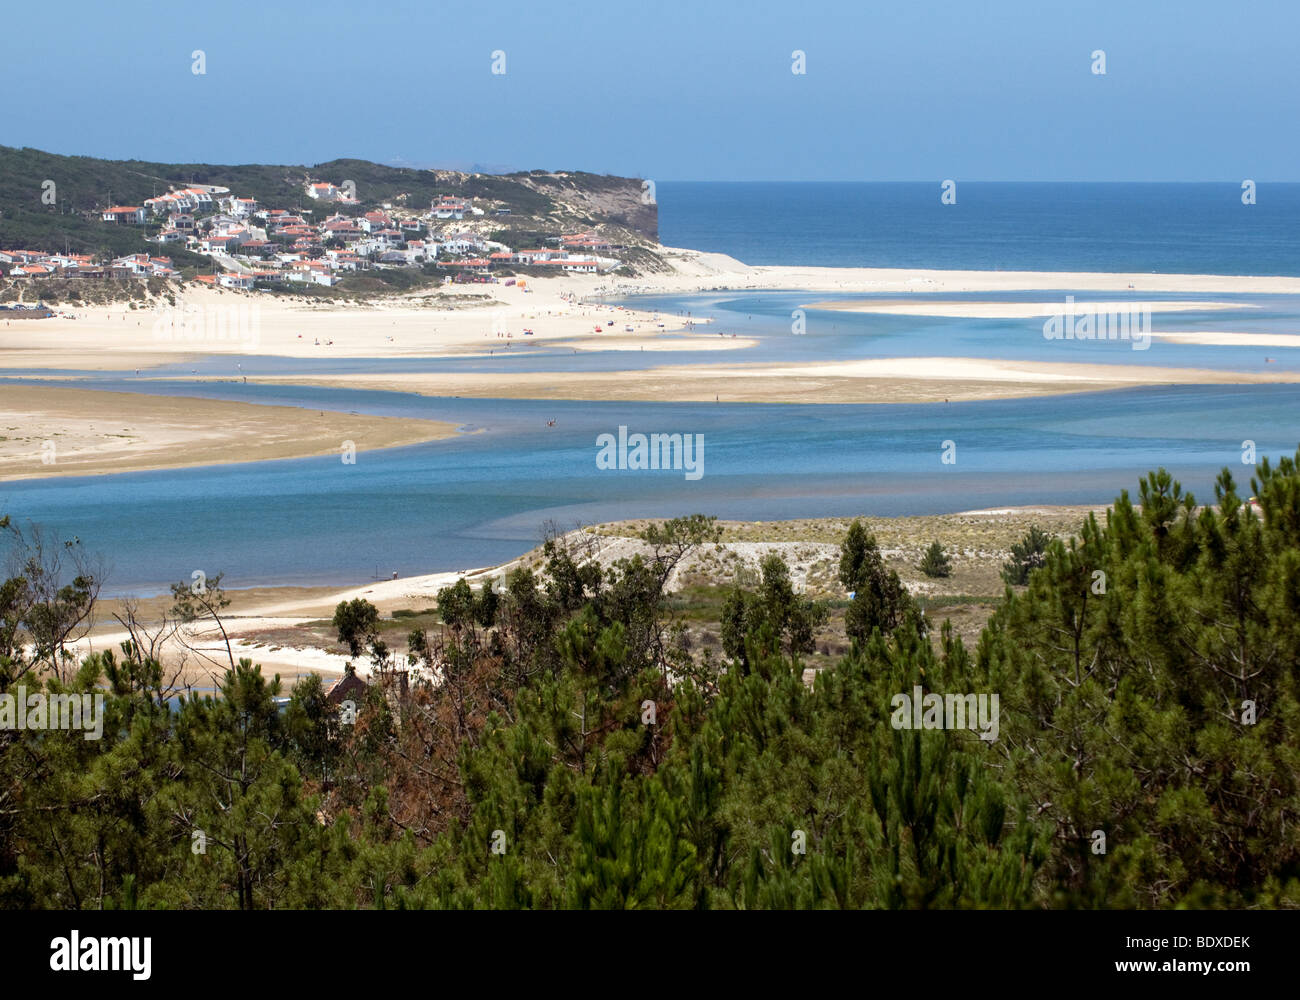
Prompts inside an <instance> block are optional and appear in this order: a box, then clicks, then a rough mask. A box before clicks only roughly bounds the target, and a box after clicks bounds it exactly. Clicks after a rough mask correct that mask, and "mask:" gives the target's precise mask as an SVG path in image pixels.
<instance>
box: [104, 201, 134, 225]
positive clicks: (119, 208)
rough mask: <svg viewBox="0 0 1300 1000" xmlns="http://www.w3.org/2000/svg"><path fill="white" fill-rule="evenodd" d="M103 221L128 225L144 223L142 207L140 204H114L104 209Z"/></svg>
mask: <svg viewBox="0 0 1300 1000" xmlns="http://www.w3.org/2000/svg"><path fill="white" fill-rule="evenodd" d="M103 219H104V221H105V222H119V223H126V224H127V225H129V226H142V225H144V208H143V207H141V206H140V205H114V206H113V207H112V208H108V209H105V210H104V215H103Z"/></svg>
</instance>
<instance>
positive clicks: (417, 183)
mask: <svg viewBox="0 0 1300 1000" xmlns="http://www.w3.org/2000/svg"><path fill="white" fill-rule="evenodd" d="M309 180H313V181H329V182H332V183H334V184H342V183H343V182H344V181H352V182H353V183H354V184H355V185H356V192H357V199H358V201H359V203H360V205H361V207H363V208H366V207H373V206H375V205H378V204H381V203H383V202H390V203H392V204H393V205H394V206H395V207H406V208H409V209H410V210H411V211H413V212H423V211H424V210H425V209H427V208H428V206H429V204H430V202H431V201H433V200H434V198H436V197H437V196H439V195H444V194H448V195H456V196H459V197H466V198H473V199H475V202H476V205H478V206H479V207H483V208H485V209H487V210H489V211H490V210H492V209H497V208H500V209H509V213H510V214H509V215H508V216H501V217H493V218H494V228H495V229H497V230H498V231H504V232H506V233H510V232H518V233H532V232H548V233H554V232H557V231H572V230H573V229H577V228H598V229H600V231H601V232H603V233H605V234H606V235H608V236H609V237H610V238H612V239H619V240H620V241H621V242H628V243H635V244H645V243H652V242H655V241H657V238H658V213H657V209H656V206H654V205H643V204H641V199H640V194H641V182H640V181H639V180H636V179H634V178H627V177H610V176H606V175H600V174H589V173H583V172H580V171H579V172H566V171H560V172H548V171H541V170H536V171H528V172H522V173H515V174H503V175H493V174H469V173H461V172H458V171H446V170H415V169H411V168H408V167H387V166H384V165H382V164H378V163H371V162H369V161H366V160H349V159H345V160H331V161H330V162H328V163H320V164H316V165H314V166H302V165H296V166H295V165H290V166H285V165H268V164H242V165H237V166H225V165H220V164H210V163H150V162H147V161H144V160H101V159H97V158H95V157H89V156H61V155H59V154H57V153H47V152H44V151H42V150H39V149H29V148H22V149H16V148H13V147H10V146H0V249H33V250H50V251H54V250H63V249H65V248H67V249H70V250H72V251H74V252H82V253H105V254H112V255H114V256H120V255H122V254H127V253H135V252H138V251H142V250H146V249H153V250H154V251H155V252H157V249H158V248H157V246H156V245H154V244H149V243H147V242H146V241H145V238H144V237H145V236H146V235H148V234H149V232H151V231H153V230H154V229H156V227H149V226H144V227H132V226H119V225H114V224H110V223H104V222H102V221H101V220H100V218H99V213H100V212H101V211H102V210H103V209H104V208H106V207H108V206H110V205H139V204H142V203H143V202H144V201H145V200H146V199H148V198H152V197H154V196H156V195H161V194H164V193H166V192H167V191H168V190H169V189H171V188H173V187H185V186H189V185H192V184H202V185H218V186H221V187H227V188H229V189H230V190H231V191H232V192H233V193H235V194H237V195H239V196H241V197H252V198H256V199H257V201H258V202H259V203H260V204H262V205H265V206H269V207H272V208H301V209H303V210H304V211H312V210H315V212H316V213H319V212H321V211H325V210H332V209H326V208H325V206H324V205H322V204H320V203H318V202H315V201H313V200H312V199H310V198H308V197H307V196H306V193H305V185H306V183H307V182H308V181H309ZM47 181H53V182H54V189H53V195H54V203H53V204H45V203H44V202H43V200H42V194H43V193H44V192H45V191H47V190H48V185H47V184H46V182H47ZM317 217H319V215H318V216H317ZM467 221H468V220H467ZM167 252H168V253H169V254H170V255H171V256H173V257H176V258H178V260H179V262H180V263H182V264H198V263H202V259H201V258H197V257H194V256H193V255H191V254H187V253H185V252H184V251H180V252H176V251H175V250H168V251H167Z"/></svg>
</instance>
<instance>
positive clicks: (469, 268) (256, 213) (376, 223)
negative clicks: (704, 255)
mask: <svg viewBox="0 0 1300 1000" xmlns="http://www.w3.org/2000/svg"><path fill="white" fill-rule="evenodd" d="M303 193H304V195H305V197H306V199H309V200H310V201H314V202H318V203H320V205H321V208H320V209H312V210H308V209H305V208H298V209H290V208H271V207H268V206H263V205H259V204H258V202H257V201H256V199H254V198H242V197H239V196H237V195H235V194H232V193H231V192H230V190H229V189H228V188H220V187H212V186H197V187H187V188H178V189H174V190H172V191H169V192H167V193H166V194H163V195H160V196H158V197H154V198H150V199H148V200H146V201H145V202H144V203H143V204H142V205H114V206H111V207H109V208H105V209H104V210H103V212H102V213H101V214H100V219H101V221H102V222H104V223H108V224H111V225H118V226H141V227H148V229H149V231H150V232H151V235H150V236H149V237H148V239H149V240H150V242H153V243H156V244H158V246H159V250H158V252H157V254H155V253H153V252H152V251H151V252H147V253H134V254H129V255H126V256H122V257H117V258H115V259H111V260H106V259H103V258H97V257H96V256H95V255H92V254H85V253H71V252H67V253H50V252H47V251H39V250H0V267H3V269H4V271H5V273H7V275H8V276H9V277H14V278H23V277H25V278H34V279H40V278H83V279H113V280H121V279H130V278H164V279H171V280H175V281H183V280H185V279H186V277H187V275H186V274H185V273H183V271H182V269H181V268H180V267H179V266H177V264H176V263H175V262H174V260H173V258H172V257H171V256H168V255H167V254H168V251H169V250H171V249H172V248H175V249H178V250H185V251H188V252H189V253H192V254H197V255H200V256H203V257H207V258H208V259H209V260H210V261H211V265H212V266H211V269H210V273H199V274H190V275H189V278H190V280H192V281H195V282H197V283H200V284H206V285H209V286H212V287H219V288H226V289H234V290H239V291H252V290H255V289H261V290H275V289H296V290H302V289H304V288H307V287H311V286H324V287H326V288H330V287H333V286H335V285H337V284H339V283H340V282H341V281H342V280H344V279H345V278H346V277H348V276H349V275H352V274H356V273H358V272H363V271H371V270H384V269H397V268H416V267H419V268H425V269H426V271H425V273H436V272H443V273H442V278H443V281H444V282H445V283H454V282H483V281H495V280H498V279H497V278H496V277H494V276H493V272H494V271H497V272H505V273H507V274H510V275H513V274H514V273H515V272H516V270H517V269H518V268H521V267H524V268H530V267H540V268H545V269H546V270H545V271H541V272H535V271H532V272H528V273H548V272H549V271H552V270H553V271H554V272H556V273H579V274H596V273H603V272H606V271H609V270H612V269H613V268H615V267H618V266H619V265H620V261H619V259H618V258H617V257H614V256H604V255H603V254H608V253H609V252H611V251H613V250H615V249H617V248H616V247H615V246H614V245H613V244H611V243H610V242H609V241H608V240H606V239H604V238H602V237H600V236H598V235H596V234H595V233H594V232H578V233H569V234H556V235H554V236H551V237H549V238H548V239H547V240H546V241H545V242H547V243H548V244H551V245H548V246H546V247H542V248H531V249H520V250H515V249H512V248H511V247H509V246H507V245H506V244H504V243H501V242H498V241H496V240H492V239H489V238H487V236H485V235H484V234H483V233H482V232H480V231H477V230H482V229H484V228H486V227H485V226H484V225H483V224H482V223H481V222H479V224H477V225H475V223H476V222H478V220H480V219H482V220H483V221H491V219H492V218H499V217H502V216H508V215H509V213H510V210H509V209H508V208H504V207H494V208H491V209H486V208H482V207H478V206H476V205H474V203H473V199H471V198H461V197H456V196H453V195H440V196H439V197H437V198H436V199H435V200H434V201H433V202H432V203H431V204H430V206H429V208H428V210H427V211H424V212H422V213H418V214H412V213H411V212H410V210H409V209H407V210H402V211H396V210H394V207H393V205H392V204H391V203H389V202H384V203H382V204H380V205H379V206H378V207H377V208H375V209H373V210H370V211H357V209H358V208H359V207H360V206H359V204H358V201H357V198H356V195H355V188H354V186H353V185H351V184H350V183H349V182H343V184H341V185H335V184H333V183H329V182H315V181H313V182H308V183H307V184H306V185H305V189H304V192H303ZM345 208H349V209H352V211H351V212H344V211H341V209H345ZM489 211H490V212H491V215H489V214H488V213H489ZM318 215H325V216H326V218H324V219H322V220H321V221H319V222H315V221H312V219H311V218H309V217H314V216H318ZM466 220H469V221H468V224H467V223H466ZM429 265H432V266H433V268H434V269H435V270H434V272H429V271H428V270H427V268H428V266H429ZM512 280H513V279H512Z"/></svg>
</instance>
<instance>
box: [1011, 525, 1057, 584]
mask: <svg viewBox="0 0 1300 1000" xmlns="http://www.w3.org/2000/svg"><path fill="white" fill-rule="evenodd" d="M1051 544H1052V536H1051V535H1049V534H1048V533H1047V532H1046V531H1044V530H1043V529H1042V528H1039V527H1037V526H1035V527H1032V528H1030V529H1029V531H1027V532H1026V533H1025V536H1024V537H1023V538H1022V539H1020V541H1018V542H1016V544H1015V545H1013V546H1011V558H1010V559H1009V560H1007V561H1006V562H1005V563H1003V564H1002V579H1003V580H1004V581H1005V582H1006V583H1008V584H1010V585H1011V586H1013V587H1023V586H1024V585H1025V584H1027V583H1028V582H1029V574H1030V573H1032V572H1033V571H1034V570H1035V569H1037V568H1038V567H1039V566H1041V565H1043V562H1044V561H1045V560H1046V558H1047V549H1048V546H1050V545H1051Z"/></svg>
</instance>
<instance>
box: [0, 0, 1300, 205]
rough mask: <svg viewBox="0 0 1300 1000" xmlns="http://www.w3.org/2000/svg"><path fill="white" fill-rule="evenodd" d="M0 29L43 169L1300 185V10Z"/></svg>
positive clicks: (210, 22) (815, 9) (609, 5)
mask: <svg viewBox="0 0 1300 1000" xmlns="http://www.w3.org/2000/svg"><path fill="white" fill-rule="evenodd" d="M0 21H2V22H3V27H2V28H0V93H2V94H3V95H4V100H3V101H2V102H0V144H4V145H9V146H34V147H37V148H40V149H45V150H49V151H51V152H56V153H68V154H82V155H90V156H100V157H109V158H113V159H142V160H154V161H164V162H211V163H254V162H256V163H295V164H296V163H302V164H314V163H319V162H323V161H326V160H331V159H335V158H339V157H357V158H361V159H368V160H375V161H378V162H382V163H391V164H396V165H409V166H420V167H425V166H440V167H449V168H459V169H471V168H477V169H483V170H522V169H570V170H589V171H593V172H597V173H611V174H620V175H628V176H637V177H646V178H651V179H655V180H656V181H674V180H719V181H722V180H749V181H753V180H788V181H853V180H866V181H871V180H877V181H879V180H936V179H946V178H954V179H958V180H966V181H979V180H1001V181H1068V180H1086V181H1125V180H1127V181H1239V180H1240V179H1242V178H1252V179H1254V180H1256V181H1257V182H1263V181H1300V128H1297V123H1298V122H1300V58H1298V57H1297V52H1298V51H1300V42H1297V39H1298V38H1300V3H1298V2H1297V0H1271V2H1258V3H1252V2H1249V0H1234V2H1232V3H1228V2H1225V0H1125V2H1113V0H1081V2H1074V0H959V2H958V0H953V2H924V0H895V2H892V3H878V2H874V0H846V2H831V0H823V2H818V0H779V2H769V0H746V2H742V0H725V2H723V0H690V2H681V0H653V2H631V3H629V2H626V0H624V2H619V0H600V2H588V0H577V2H561V0H553V2H548V0H530V2H526V3H523V2H515V0H493V2H490V3H476V4H463V3H458V4H449V3H446V2H442V0H424V2H419V3H409V4H408V3H395V2H385V3H382V4H381V3H357V2H348V3H341V2H334V0H313V2H311V3H291V4H284V5H281V4H277V3H275V2H274V0H271V2H267V0H260V2H251V3H250V2H245V0H227V2H222V3H203V4H196V3H181V4H175V3H166V4H164V3H143V2H136V3H133V2H129V0H127V2H121V3H105V2H103V0H69V2H66V3H63V4H59V5H42V4H17V3H7V4H6V5H5V9H4V10H3V13H2V14H0ZM796 50H798V51H800V52H802V53H804V59H803V62H804V68H805V70H806V71H805V72H803V73H794V72H792V68H793V66H794V63H795V59H794V56H793V53H794V52H795V51H796ZM1097 50H1101V51H1103V52H1104V53H1105V70H1106V72H1105V74H1104V75H1102V74H1097V73H1094V72H1093V67H1094V58H1093V53H1094V52H1095V51H1097ZM196 51H201V52H202V61H203V69H204V72H203V73H201V74H199V73H195V72H194V68H195V63H196V57H195V55H194V53H195V52H196ZM494 53H504V60H502V58H501V57H500V56H499V55H498V56H495V57H494ZM494 62H495V68H496V69H498V70H500V69H504V73H501V72H497V73H494V72H493V68H494ZM0 183H3V178H0Z"/></svg>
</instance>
